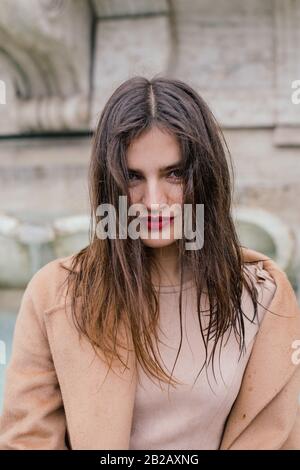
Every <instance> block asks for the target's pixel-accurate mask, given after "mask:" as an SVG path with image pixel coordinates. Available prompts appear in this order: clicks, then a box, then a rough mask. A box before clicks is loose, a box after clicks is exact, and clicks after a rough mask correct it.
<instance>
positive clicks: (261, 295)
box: [0, 77, 300, 449]
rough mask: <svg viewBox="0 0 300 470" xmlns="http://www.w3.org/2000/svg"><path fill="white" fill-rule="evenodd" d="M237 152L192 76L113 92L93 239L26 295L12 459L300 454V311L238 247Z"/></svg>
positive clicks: (96, 144)
mask: <svg viewBox="0 0 300 470" xmlns="http://www.w3.org/2000/svg"><path fill="white" fill-rule="evenodd" d="M226 148H227V147H226V145H225V141H224V139H223V137H222V133H221V130H220V128H219V126H218V125H217V123H216V121H215V119H214V117H213V115H212V113H211V111H210V110H209V108H208V107H207V105H206V103H205V102H204V101H203V99H202V98H201V97H200V96H199V95H198V94H197V93H196V92H195V91H194V90H193V89H192V88H191V87H190V86H188V85H187V84H185V83H183V82H182V81H179V80H174V79H168V78H163V77H156V78H154V79H152V80H150V81H149V80H147V79H145V78H143V77H134V78H132V79H129V80H127V81H126V82H124V83H123V84H122V85H121V86H119V87H118V88H117V90H116V91H115V92H114V93H113V95H112V96H111V97H110V99H109V100H108V102H107V104H106V106H105V108H104V110H103V112H102V114H101V117H100V120H99V124H98V127H97V129H96V132H95V136H94V141H93V151H92V158H91V165H90V174H89V184H90V186H89V187H90V199H91V221H92V223H91V231H90V235H91V236H90V243H89V245H88V246H87V247H86V248H84V249H83V250H81V251H80V252H78V253H74V254H73V255H72V256H69V257H66V258H64V259H57V260H54V261H52V262H50V263H48V264H47V265H46V266H44V267H43V268H42V269H41V270H40V271H38V272H37V273H36V274H35V275H34V276H33V278H32V279H31V281H30V282H29V284H28V286H27V289H26V291H25V293H24V296H23V299H22V304H21V307H20V311H19V315H18V318H17V322H16V327H15V333H14V342H13V352H12V357H11V360H10V363H9V365H8V368H7V375H6V388H5V397H4V409H3V413H2V417H1V424H0V448H2V449H117V448H119V449H141V448H142V449H246V448H248V449H284V448H297V447H298V448H300V432H299V414H298V410H299V405H298V396H299V392H300V379H299V367H298V360H297V357H296V358H295V356H293V358H292V354H293V352H295V350H294V349H293V348H295V344H298V343H297V340H299V338H300V314H299V308H298V305H297V301H296V297H295V294H294V292H293V289H292V287H291V285H290V283H289V281H288V279H287V277H286V275H285V273H284V272H283V271H282V270H280V268H279V267H278V266H277V265H276V263H274V261H272V260H271V259H269V258H267V257H266V256H265V255H263V254H262V253H258V252H255V251H253V250H250V249H247V248H244V247H241V245H240V243H239V241H238V237H237V234H236V231H235V228H234V225H233V222H232V218H231V212H230V211H231V187H232V181H231V174H230V172H229V167H228V161H227V157H226V152H225V149H226ZM228 158H229V156H228ZM124 196H126V211H128V210H130V207H131V208H134V207H135V208H136V207H141V208H142V209H144V211H143V210H142V211H141V213H140V215H139V216H138V217H137V218H135V217H134V216H133V212H126V214H127V213H128V214H129V216H128V217H125V219H124V210H123V209H124V207H123V209H122V210H121V209H120V205H119V204H120V197H124ZM122 201H123V199H122ZM103 204H106V205H105V206H103ZM199 206H200V209H201V207H202V208H204V218H203V219H202V218H201V211H200V212H199V213H200V217H199V213H198V211H197V208H199ZM111 207H112V208H114V209H115V212H114V211H113V212H112V214H111V215H110V217H109V219H108V220H107V219H105V218H103V216H104V215H105V214H104V212H105V211H104V210H103V208H104V209H105V210H107V209H108V208H111ZM186 207H189V208H192V211H191V212H188V209H186ZM170 208H171V209H172V210H171V211H170V212H168V210H169V209H170ZM185 209H186V211H187V213H188V214H191V220H190V219H189V218H186V219H185V218H184V217H183V216H185ZM121 212H122V213H121ZM162 216H163V217H164V218H162ZM159 217H161V218H159ZM185 220H187V221H188V222H191V226H190V229H192V228H194V226H195V225H196V231H195V233H196V235H197V234H198V235H199V234H200V241H201V238H202V242H203V243H200V244H199V243H196V245H192V249H190V246H189V245H187V238H189V237H187V234H186V232H185V231H183V230H182V229H183V228H184V227H185V225H184V224H185V222H184V221H185ZM203 220H204V224H201V221H203ZM136 221H139V222H140V225H139V228H140V230H139V231H138V230H136V231H135V233H136V232H137V233H138V236H132V233H133V230H132V231H131V232H130V230H129V226H130V228H131V229H133V228H134V227H136V226H134V225H130V224H131V223H132V222H136ZM178 221H179V222H178ZM103 222H108V226H109V230H108V231H107V232H106V233H105V230H104V228H105V224H104V223H103ZM124 222H125V223H124ZM129 222H130V223H129ZM128 223H129V225H128ZM198 223H200V227H199V225H197V224H198ZM187 225H188V223H187ZM115 227H117V230H115ZM124 228H126V229H127V228H128V233H130V234H131V236H124V233H125V235H126V231H125V232H124ZM180 229H181V230H180ZM116 232H117V233H116ZM191 232H192V230H191ZM191 232H188V234H190V233H191ZM183 233H184V234H183ZM121 234H122V236H121ZM153 234H154V236H153ZM198 242H199V239H198ZM187 246H189V248H187Z"/></svg>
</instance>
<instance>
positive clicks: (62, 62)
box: [0, 0, 300, 412]
mask: <svg viewBox="0 0 300 470" xmlns="http://www.w3.org/2000/svg"><path fill="white" fill-rule="evenodd" d="M299 24H300V0H264V1H261V0H244V1H240V0H214V1H208V0H0V412H1V407H2V389H3V382H4V371H5V366H6V364H7V362H8V360H9V356H10V353H11V338H12V334H13V328H14V322H15V318H16V315H17V312H18V308H19V305H20V300H21V297H22V294H23V292H24V288H25V286H26V284H27V282H28V281H29V279H30V278H31V277H32V275H33V274H34V273H35V272H36V271H37V270H38V269H39V268H40V267H42V266H43V265H44V264H45V263H47V262H48V261H50V260H52V259H54V258H57V257H61V256H67V255H69V254H71V253H73V252H74V251H76V250H78V249H79V248H81V247H83V246H85V245H86V244H87V242H88V226H89V206H88V188H87V166H88V162H89V158H90V151H91V136H92V132H93V130H94V128H95V125H96V123H97V119H98V118H99V115H100V112H101V110H102V107H103V105H104V103H105V102H106V100H107V98H108V97H109V96H110V94H111V93H112V92H113V91H114V89H115V88H116V87H117V86H118V85H119V84H120V83H121V82H122V81H124V80H125V79H127V78H129V77H131V76H133V75H144V76H146V77H148V78H151V77H152V76H154V75H168V76H173V77H177V78H180V79H183V80H185V81H187V82H188V83H189V84H190V85H192V86H193V87H194V88H195V89H196V90H197V91H198V92H199V93H200V94H201V95H202V96H203V98H204V99H205V100H206V101H207V102H208V104H209V105H210V107H211V109H212V110H213V112H214V114H215V116H216V117H217V119H218V120H219V121H220V123H221V125H222V128H223V130H224V134H225V137H226V139H227V142H228V145H229V149H230V151H231V154H232V158H233V161H234V168H235V192H234V205H233V215H234V220H235V223H236V226H237V230H238V233H239V235H240V238H241V241H242V243H243V244H244V245H247V246H249V247H252V248H254V249H257V250H259V251H262V252H264V253H265V254H268V255H269V256H271V257H273V258H274V259H275V260H276V261H277V262H278V263H279V265H280V266H281V267H282V268H283V269H285V271H286V272H287V274H288V276H289V279H290V280H291V282H292V285H293V287H294V288H295V291H296V293H297V295H298V298H299V295H300V294H299V290H300V269H299V267H300V261H299V260H300V256H299V252H300V184H299V183H300V104H296V103H293V101H292V93H293V91H295V90H293V88H292V84H293V82H294V81H295V80H300V46H299V45H300V28H299Z"/></svg>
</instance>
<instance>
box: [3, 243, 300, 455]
mask: <svg viewBox="0 0 300 470" xmlns="http://www.w3.org/2000/svg"><path fill="white" fill-rule="evenodd" d="M243 256H244V259H245V260H246V261H251V260H257V259H261V258H264V262H263V264H260V263H258V264H257V275H258V276H259V266H261V267H262V266H263V268H264V269H266V270H267V271H268V272H269V273H270V274H271V276H272V277H273V278H274V280H275V282H276V292H275V295H274V297H273V300H272V302H271V305H270V309H271V310H272V311H273V312H275V313H277V314H280V315H281V316H280V315H272V314H271V313H269V312H266V314H265V316H264V319H263V322H262V324H261V326H260V328H259V331H258V334H257V337H256V340H255V343H254V346H253V349H252V352H251V356H250V359H249V361H248V364H247V367H246V370H245V373H244V376H243V380H242V384H241V387H240V391H239V394H238V397H237V399H236V401H235V403H234V405H233V407H232V409H231V412H230V414H229V416H228V419H227V422H226V425H225V428H224V433H223V437H222V441H221V445H220V449H300V413H299V402H298V396H299V392H300V367H299V366H298V363H299V362H300V354H299V353H298V354H297V350H296V349H294V348H293V347H295V346H296V343H294V342H295V341H296V340H298V341H299V340H300V310H299V306H298V304H297V300H296V297H295V294H294V291H293V289H292V286H291V284H290V283H289V281H288V279H287V276H286V274H285V273H284V272H283V271H282V270H280V269H279V267H278V265H276V264H275V262H274V261H272V260H270V259H266V257H265V256H264V255H263V254H261V253H258V252H255V251H253V250H249V249H244V250H243ZM59 261H62V259H60V260H54V261H52V262H51V263H48V264H47V265H46V266H44V267H43V268H42V269H41V270H40V271H38V272H37V273H36V274H35V275H34V276H33V278H32V279H31V281H30V282H29V284H28V286H27V289H26V291H25V293H24V296H23V299H22V303H21V307H20V311H19V315H18V318H17V322H16V327H15V333H14V342H13V351H12V357H11V360H10V363H9V364H8V367H7V373H6V384H5V397H4V409H3V413H2V416H1V421H0V449H68V448H72V449H106V450H112V449H128V446H129V438H130V430H131V420H132V412H133V405H134V399H135V386H136V374H135V357H134V354H133V352H131V353H130V355H129V365H130V366H132V367H130V370H129V371H128V370H126V371H125V372H124V373H120V374H116V373H114V372H113V371H110V372H109V374H108V375H107V377H106V380H105V381H104V383H103V385H101V382H102V379H105V376H106V373H107V366H106V365H105V364H104V362H103V361H102V360H101V359H99V358H97V357H95V355H94V352H93V350H92V348H91V345H90V344H89V343H88V341H87V340H86V339H84V338H81V339H80V338H79V335H78V333H77V331H76V330H75V327H74V325H73V324H72V322H71V316H70V304H69V302H67V307H66V309H64V289H65V287H64V286H63V280H64V279H65V276H66V271H65V270H63V269H62V268H61V267H60V264H59ZM69 261H70V257H67V258H64V259H63V262H64V263H65V264H67V263H68V262H69ZM260 269H261V268H260ZM293 343H294V344H293ZM298 350H299V346H298ZM293 353H294V356H292V355H293ZM292 357H293V360H292Z"/></svg>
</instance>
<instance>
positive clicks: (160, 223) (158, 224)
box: [147, 216, 174, 230]
mask: <svg viewBox="0 0 300 470" xmlns="http://www.w3.org/2000/svg"><path fill="white" fill-rule="evenodd" d="M173 220H174V216H172V217H162V216H159V217H151V216H148V219H147V225H148V230H162V228H163V227H165V226H166V225H168V224H171V223H172V222H173Z"/></svg>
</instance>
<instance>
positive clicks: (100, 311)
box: [67, 76, 258, 385]
mask: <svg viewBox="0 0 300 470" xmlns="http://www.w3.org/2000/svg"><path fill="white" fill-rule="evenodd" d="M153 126H157V127H158V128H160V129H161V130H164V131H167V132H170V133H172V134H173V135H175V136H176V137H177V139H178V142H179V145H180V149H181V154H182V161H183V167H184V173H183V175H184V176H183V195H184V196H183V203H184V204H185V203H189V204H192V205H193V206H192V207H194V206H195V204H196V203H200V202H201V203H202V204H204V208H205V216H204V217H205V223H204V245H203V247H202V248H201V249H200V250H185V249H184V244H185V242H186V240H185V238H184V237H182V238H181V239H180V240H176V241H175V242H174V243H176V244H177V245H178V256H179V257H180V259H179V261H180V265H179V266H181V287H182V278H183V272H184V269H187V267H188V268H189V270H190V272H191V273H192V275H193V279H194V282H195V287H196V289H197V310H198V319H199V329H200V332H201V336H202V339H203V342H204V345H205V351H206V355H205V360H204V361H203V365H202V367H201V368H200V370H199V373H198V375H197V377H198V376H199V374H200V373H201V371H202V369H203V367H204V366H206V367H207V366H208V364H209V362H210V360H211V359H212V363H214V356H215V353H216V351H217V347H218V345H219V347H220V350H221V348H222V342H223V340H224V337H225V332H227V331H228V330H229V331H231V329H233V330H234V334H235V337H236V339H237V341H238V344H239V349H240V352H241V354H242V351H243V350H244V348H245V325H244V317H247V314H249V312H243V311H242V306H241V296H242V291H243V286H245V288H246V289H247V290H248V292H249V294H250V296H251V299H252V302H253V307H254V309H253V318H252V319H251V320H250V321H254V319H255V317H256V316H257V303H258V300H257V290H256V289H255V286H254V284H253V282H252V279H251V276H250V275H249V273H248V274H247V269H244V268H245V266H246V263H244V262H243V259H242V247H241V245H240V243H239V240H238V236H237V233H236V230H235V226H234V224H233V220H232V216H231V202H232V201H231V200H232V188H233V165H232V161H231V156H230V152H229V150H228V147H227V145H226V142H225V139H224V136H223V134H222V131H221V129H220V127H219V125H218V123H217V122H216V119H215V117H214V116H213V114H212V112H211V111H210V109H209V107H208V106H207V104H206V103H205V101H204V100H203V99H202V98H201V96H199V94H198V93H197V92H196V91H195V90H194V89H193V88H191V86H189V85H188V84H186V83H184V82H183V81H180V80H177V79H173V78H168V77H160V76H155V77H154V78H152V79H151V80H148V79H147V78H144V77H141V76H136V77H133V78H130V79H129V80H127V81H125V82H124V83H122V84H121V85H120V86H119V87H118V88H117V89H116V90H115V91H114V93H113V94H112V95H111V97H110V98H109V100H108V101H107V103H106V105H105V107H104V109H103V110H102V113H101V115H100V119H99V122H98V125H97V128H96V131H95V133H94V135H93V148H92V155H91V162H90V168H89V191H90V202H91V225H90V239H89V244H88V246H86V247H85V248H84V249H82V250H81V251H79V252H77V253H76V254H74V256H73V257H72V265H71V267H70V269H69V273H68V277H67V281H68V292H69V291H71V290H72V302H71V305H72V316H73V319H74V321H75V324H76V327H77V328H78V330H79V331H80V332H81V333H82V334H83V335H85V336H86V337H87V338H88V340H89V341H90V343H91V344H92V345H93V347H94V349H95V351H96V352H97V354H99V355H101V356H102V357H104V358H105V359H106V360H107V362H108V363H109V364H110V367H112V363H113V361H114V360H115V359H117V362H118V363H122V364H123V365H124V366H125V367H128V364H127V363H125V362H124V361H123V358H122V355H120V353H119V349H118V348H119V347H121V348H124V349H125V350H128V351H129V350H130V346H131V348H132V349H131V350H134V353H135V355H136V356H135V357H136V359H137V360H138V361H139V363H140V364H141V366H142V367H143V369H144V371H145V372H146V373H147V374H148V375H150V376H151V375H152V376H155V377H156V378H158V379H160V380H163V381H168V382H169V383H170V384H172V385H175V384H176V383H178V381H177V379H174V378H173V370H174V367H175V364H176V361H177V358H178V355H179V352H180V348H181V343H182V305H181V304H182V289H181V290H180V295H179V315H180V325H181V341H180V345H179V349H178V352H177V356H176V361H175V363H174V367H173V369H172V373H171V376H170V375H169V374H168V373H167V372H166V371H165V370H164V368H163V367H162V365H161V363H160V362H159V359H158V354H159V352H158V351H159V350H158V333H157V323H158V318H159V299H158V295H157V291H156V289H155V288H154V287H153V285H152V282H151V272H152V270H153V269H157V266H156V264H155V261H154V258H153V256H152V250H151V249H149V247H146V246H145V244H143V242H142V240H141V239H136V240H133V239H131V238H129V237H127V238H126V239H124V238H118V237H117V238H115V239H111V238H106V239H99V238H98V237H97V236H96V224H97V221H98V220H100V218H99V217H98V216H97V215H96V209H97V207H98V206H99V205H100V204H103V203H110V204H113V205H114V207H115V208H116V210H117V209H118V198H119V196H124V195H127V197H128V201H130V196H129V192H128V172H127V166H126V152H127V149H128V146H129V145H130V143H131V142H132V140H133V139H135V138H136V137H138V136H140V135H141V134H142V133H144V132H147V131H148V130H150V129H151V128H152V127H153ZM229 167H230V170H229ZM117 226H118V211H117ZM204 288H205V289H206V292H207V295H208V300H209V310H208V312H209V313H208V317H209V322H208V324H207V325H206V326H205V324H204V312H203V310H201V309H200V299H201V295H202V294H203V291H204ZM79 300H80V302H79ZM206 315H207V313H206ZM247 318H248V317H247ZM121 325H123V326H125V331H126V335H125V336H126V341H125V344H124V343H123V342H119V341H118V338H119V334H118V332H119V331H121V329H120V327H121ZM122 331H124V330H122ZM120 338H121V336H120ZM128 339H129V340H130V341H128ZM210 342H211V343H210ZM209 344H212V349H211V354H208V346H209ZM126 348H127V349H126Z"/></svg>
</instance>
